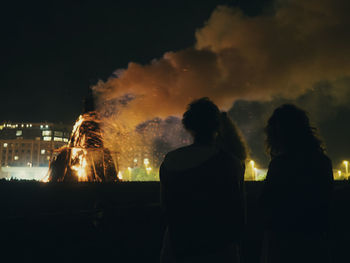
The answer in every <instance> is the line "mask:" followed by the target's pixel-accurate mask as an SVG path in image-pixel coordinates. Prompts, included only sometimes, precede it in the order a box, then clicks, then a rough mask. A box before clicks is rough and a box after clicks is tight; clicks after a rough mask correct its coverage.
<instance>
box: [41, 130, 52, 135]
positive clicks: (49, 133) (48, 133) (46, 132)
mask: <svg viewBox="0 0 350 263" xmlns="http://www.w3.org/2000/svg"><path fill="white" fill-rule="evenodd" d="M42 134H43V136H51V131H43V132H42Z"/></svg>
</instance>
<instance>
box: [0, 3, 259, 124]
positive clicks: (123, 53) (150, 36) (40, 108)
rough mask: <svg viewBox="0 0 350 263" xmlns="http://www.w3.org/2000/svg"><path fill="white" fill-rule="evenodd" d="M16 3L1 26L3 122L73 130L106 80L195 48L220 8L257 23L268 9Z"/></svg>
mask: <svg viewBox="0 0 350 263" xmlns="http://www.w3.org/2000/svg"><path fill="white" fill-rule="evenodd" d="M9 2H10V1H8V3H6V4H2V7H1V10H2V13H1V18H0V19H1V20H2V21H1V25H2V30H1V32H2V33H1V34H2V36H1V41H0V47H1V50H2V55H1V57H2V58H1V80H2V85H1V86H2V87H1V90H2V91H3V92H2V97H3V99H2V103H1V104H0V107H1V108H0V114H1V115H0V119H2V120H11V121H32V122H34V121H44V120H46V121H63V122H68V123H71V122H72V121H74V119H75V118H76V117H77V115H78V114H79V113H80V111H81V108H82V99H83V97H84V96H85V94H86V93H87V90H88V87H89V86H91V85H94V84H96V82H97V81H98V80H99V79H102V80H106V79H107V78H108V77H109V76H110V75H111V74H112V73H113V72H114V71H115V70H116V69H118V68H125V67H126V66H127V64H128V63H129V62H130V61H135V62H139V63H148V62H149V61H150V60H152V59H153V58H157V57H161V56H162V55H163V53H164V52H166V51H170V50H178V49H183V48H185V47H188V46H191V45H193V42H194V31H195V29H196V28H199V27H201V26H203V24H204V22H205V21H206V20H207V19H208V17H209V15H210V13H211V12H212V11H213V9H214V8H215V7H216V6H217V5H219V4H231V5H239V6H241V7H242V8H244V9H245V10H246V12H247V13H249V14H251V15H254V14H256V13H259V12H261V10H262V9H263V8H265V5H262V3H260V2H263V1H241V2H242V3H239V2H237V1H214V0H213V1H185V0H183V1H53V2H52V1H30V2H28V1H16V2H11V3H9ZM243 2H244V4H243ZM257 3H259V4H257Z"/></svg>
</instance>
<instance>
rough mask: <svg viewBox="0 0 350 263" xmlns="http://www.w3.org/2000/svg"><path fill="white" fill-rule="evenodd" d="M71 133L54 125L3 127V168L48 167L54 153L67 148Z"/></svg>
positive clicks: (0, 136)
mask: <svg viewBox="0 0 350 263" xmlns="http://www.w3.org/2000/svg"><path fill="white" fill-rule="evenodd" d="M71 129H72V127H70V126H67V125H63V124H54V123H10V122H8V123H3V124H0V168H3V167H47V166H48V165H49V161H50V158H51V155H52V153H53V150H55V149H57V148H60V147H62V146H63V145H66V144H67V142H68V140H69V136H70V133H71ZM2 170H4V169H2Z"/></svg>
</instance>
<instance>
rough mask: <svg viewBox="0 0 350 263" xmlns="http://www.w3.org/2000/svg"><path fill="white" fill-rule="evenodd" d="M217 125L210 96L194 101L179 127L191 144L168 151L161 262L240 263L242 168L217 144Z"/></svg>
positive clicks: (216, 111) (164, 167)
mask: <svg viewBox="0 0 350 263" xmlns="http://www.w3.org/2000/svg"><path fill="white" fill-rule="evenodd" d="M220 122H221V116H220V111H219V109H218V108H217V106H216V105H215V104H214V103H212V102H211V101H210V100H209V99H208V98H202V99H199V100H196V101H193V102H192V103H191V104H190V105H189V106H188V109H187V111H186V112H185V113H184V115H183V119H182V123H183V125H184V127H185V129H186V130H187V131H189V132H190V134H191V135H192V136H193V139H194V142H193V144H191V145H189V146H186V147H182V148H179V149H176V150H174V151H172V152H169V153H168V154H167V155H166V157H165V159H164V161H163V163H162V165H161V167H160V181H161V206H162V210H163V212H164V214H165V218H166V225H167V229H166V231H165V235H164V241H163V248H162V252H161V262H162V263H165V262H201V263H203V262H239V254H238V244H239V240H240V237H241V231H242V228H243V224H244V222H243V221H244V209H243V200H242V193H241V192H242V189H241V184H240V178H242V177H243V174H244V167H243V165H242V160H240V159H239V158H237V157H235V156H234V155H233V154H232V153H230V152H228V151H225V150H223V149H222V148H220V147H219V146H218V143H217V140H216V137H217V134H218V131H219V129H220Z"/></svg>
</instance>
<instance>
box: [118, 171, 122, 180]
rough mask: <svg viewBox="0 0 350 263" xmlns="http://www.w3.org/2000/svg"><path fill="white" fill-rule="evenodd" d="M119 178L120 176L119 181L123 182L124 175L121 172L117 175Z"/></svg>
mask: <svg viewBox="0 0 350 263" xmlns="http://www.w3.org/2000/svg"><path fill="white" fill-rule="evenodd" d="M117 176H118V179H119V180H123V174H122V172H121V171H119V172H118V175H117Z"/></svg>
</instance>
